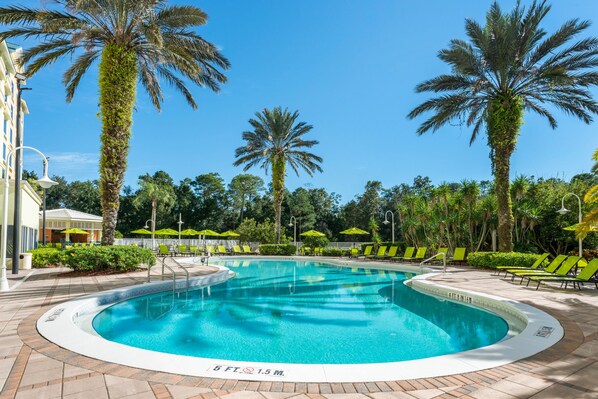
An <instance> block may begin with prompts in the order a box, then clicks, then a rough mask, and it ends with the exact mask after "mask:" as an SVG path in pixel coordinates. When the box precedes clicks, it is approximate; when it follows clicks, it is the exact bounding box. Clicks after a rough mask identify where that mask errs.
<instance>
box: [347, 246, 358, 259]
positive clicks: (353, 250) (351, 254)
mask: <svg viewBox="0 0 598 399" xmlns="http://www.w3.org/2000/svg"><path fill="white" fill-rule="evenodd" d="M358 256H359V248H351V249H350V250H349V258H357V257H358Z"/></svg>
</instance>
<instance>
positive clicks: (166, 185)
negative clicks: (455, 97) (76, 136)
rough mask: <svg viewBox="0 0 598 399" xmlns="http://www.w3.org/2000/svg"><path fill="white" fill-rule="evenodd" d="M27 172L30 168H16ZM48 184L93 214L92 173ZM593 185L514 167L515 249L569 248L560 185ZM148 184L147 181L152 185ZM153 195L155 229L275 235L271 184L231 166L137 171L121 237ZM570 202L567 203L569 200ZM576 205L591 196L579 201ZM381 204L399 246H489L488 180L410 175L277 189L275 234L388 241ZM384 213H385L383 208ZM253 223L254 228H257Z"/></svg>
mask: <svg viewBox="0 0 598 399" xmlns="http://www.w3.org/2000/svg"><path fill="white" fill-rule="evenodd" d="M26 176H27V177H28V178H29V179H30V180H31V181H33V180H35V179H36V178H37V176H35V173H31V172H26ZM52 178H53V179H54V180H56V181H59V182H60V184H59V185H58V186H55V187H52V188H51V189H49V190H47V208H48V209H55V208H61V207H66V208H72V209H76V210H79V211H82V212H88V213H92V214H101V205H100V191H99V184H98V182H97V181H90V180H88V181H72V182H67V181H66V180H65V179H64V178H63V177H60V176H53V177H52ZM595 185H598V175H596V174H594V173H584V174H579V175H576V176H575V177H573V178H572V179H571V180H570V181H565V180H563V179H558V178H548V179H544V178H534V177H533V176H518V177H517V178H515V179H514V180H513V181H512V182H511V193H510V194H511V197H512V198H513V215H514V222H513V232H512V234H513V241H514V248H515V250H517V251H524V252H551V253H554V254H556V253H567V252H569V251H573V250H575V248H576V245H577V241H576V238H575V232H573V231H568V230H563V228H564V227H567V226H570V225H573V224H575V223H577V212H576V211H577V208H576V207H577V204H575V201H574V198H569V199H567V200H566V202H565V206H566V207H567V208H569V209H572V210H573V212H569V213H568V214H566V215H560V214H559V213H557V212H556V211H557V210H558V209H559V208H560V207H561V199H562V198H563V196H564V195H565V194H567V193H570V192H571V193H575V194H577V195H579V196H580V197H583V196H584V195H585V193H586V192H588V190H590V188H591V187H593V186H595ZM152 186H153V187H152ZM156 190H157V192H158V193H159V195H158V196H157V197H156V198H157V201H156V204H155V205H156V229H160V228H173V229H175V230H177V229H178V224H177V222H178V220H179V214H180V215H181V219H182V221H183V223H184V224H183V227H182V228H183V229H185V228H194V229H196V230H200V229H206V228H207V229H212V230H215V231H218V232H222V231H226V230H236V231H239V230H241V231H243V232H250V233H246V234H250V236H251V237H255V239H256V240H257V241H261V242H269V243H273V242H276V240H275V235H274V216H275V215H274V207H273V195H272V186H271V184H268V185H266V184H265V183H264V181H263V180H262V179H261V178H260V177H259V176H255V175H251V174H239V175H237V176H235V177H233V178H232V179H231V181H230V182H226V181H225V180H224V179H223V178H222V177H221V176H220V175H219V174H218V173H207V174H201V175H198V176H196V177H194V178H184V179H182V180H181V181H179V182H178V183H176V182H175V181H174V179H173V178H172V177H171V176H170V175H169V174H168V173H167V172H165V171H157V172H155V173H154V174H152V175H150V174H145V175H143V176H140V177H139V180H138V186H137V187H136V188H133V187H130V186H125V187H124V189H123V190H122V192H121V196H120V201H121V212H120V213H119V218H118V223H117V230H118V231H119V232H120V233H122V234H123V235H124V236H126V237H131V236H132V235H131V234H130V232H131V231H133V230H136V229H139V228H141V227H143V226H144V224H145V223H146V221H147V220H148V219H150V218H151V213H152V196H151V192H155V191H156ZM569 201H570V202H569ZM582 205H583V209H582V211H583V213H584V214H585V213H586V212H588V211H589V210H590V208H591V204H586V203H583V204H582ZM386 211H392V212H393V213H394V217H395V241H396V242H397V244H399V245H403V246H406V245H414V246H426V247H430V248H438V247H443V246H447V247H450V248H455V247H467V249H468V250H469V251H482V250H492V247H493V245H492V244H493V243H492V241H493V235H494V236H496V234H497V229H498V217H497V200H496V193H495V187H494V184H493V182H491V181H472V180H463V181H460V182H451V183H446V182H445V183H440V184H437V185H435V184H433V183H432V181H431V180H430V179H429V178H428V177H422V176H417V177H415V178H414V179H413V182H412V183H410V184H407V183H402V184H398V185H395V186H392V187H388V188H386V187H384V186H383V185H382V183H381V182H379V181H368V182H367V183H366V185H365V187H364V190H363V192H362V193H359V194H358V195H356V196H355V197H354V198H353V199H351V200H349V201H348V202H345V203H343V202H342V199H341V196H340V195H339V194H336V193H334V192H328V191H327V190H326V189H325V188H312V187H299V188H296V189H295V190H293V191H289V190H287V189H285V194H284V197H283V202H282V208H281V220H282V223H281V224H282V228H281V230H282V232H281V235H282V241H283V242H285V241H286V242H290V241H292V240H293V238H294V237H293V233H294V231H293V227H290V226H289V222H290V219H291V216H294V217H295V218H296V219H297V235H298V239H299V234H300V233H301V232H303V231H307V230H310V229H315V230H318V231H321V232H323V233H325V234H326V235H327V237H328V239H329V240H331V241H364V242H371V241H374V242H390V241H391V236H392V234H391V227H392V226H391V224H390V223H388V224H385V223H383V221H384V220H385V213H386ZM388 216H389V217H388V218H387V219H388V220H389V221H390V220H391V218H390V215H388ZM260 226H262V228H261V229H260ZM349 227H358V228H361V229H364V230H367V231H369V232H370V235H364V236H349V237H347V236H344V235H342V234H339V232H340V231H342V230H345V229H347V228H349ZM597 246H598V237H596V234H594V233H590V234H589V235H588V236H587V237H586V238H585V241H584V247H586V248H596V247H597Z"/></svg>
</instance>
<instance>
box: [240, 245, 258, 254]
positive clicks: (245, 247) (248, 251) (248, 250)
mask: <svg viewBox="0 0 598 399" xmlns="http://www.w3.org/2000/svg"><path fill="white" fill-rule="evenodd" d="M243 253H244V254H249V255H256V254H257V252H255V251H252V250H251V247H250V246H249V245H243Z"/></svg>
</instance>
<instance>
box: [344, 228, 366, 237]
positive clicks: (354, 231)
mask: <svg viewBox="0 0 598 399" xmlns="http://www.w3.org/2000/svg"><path fill="white" fill-rule="evenodd" d="M339 234H347V235H359V234H370V233H368V232H367V231H365V230H361V229H358V228H357V227H351V228H350V229H347V230H343V231H341V232H340V233H339Z"/></svg>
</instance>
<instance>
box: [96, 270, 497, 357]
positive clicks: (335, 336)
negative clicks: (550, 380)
mask: <svg viewBox="0 0 598 399" xmlns="http://www.w3.org/2000/svg"><path fill="white" fill-rule="evenodd" d="M219 264H220V265H222V266H225V267H227V268H229V269H231V270H233V271H235V272H236V273H237V276H236V277H235V278H233V279H231V280H228V281H227V282H225V283H223V284H219V285H217V286H214V287H212V289H211V292H210V295H209V296H208V294H207V292H206V291H205V290H191V291H189V292H188V293H187V292H185V293H180V294H178V295H174V296H173V295H172V292H161V293H156V294H151V295H145V296H142V297H138V298H132V299H129V300H126V301H122V302H119V303H117V304H114V305H112V306H110V307H108V308H106V309H104V310H103V311H102V312H101V313H99V314H98V315H97V316H95V318H94V319H93V323H92V324H93V328H94V329H95V331H96V332H97V333H98V334H99V335H100V336H102V337H103V338H105V339H107V340H110V341H114V342H117V343H120V344H124V345H128V346H133V347H137V348H142V349H148V350H152V351H159V352H166V353H172V354H177V355H186V356H196V357H202V358H212V359H227V360H234V361H257V362H274V363H301V364H355V363H381V362H396V361H405V360H413V359H422V358H428V357H434V356H440V355H446V354H450V353H455V352H462V351H467V350H471V349H475V348H479V347H484V346H487V345H490V344H493V343H495V342H497V341H500V340H501V339H503V338H504V337H505V336H506V334H507V332H508V330H509V326H508V324H507V323H506V322H505V321H504V320H503V319H502V318H500V317H498V316H496V315H494V314H492V313H489V312H487V311H484V310H481V309H478V308H473V307H471V306H467V305H465V304H461V303H455V302H450V301H446V300H442V299H439V298H436V297H433V296H429V295H425V294H422V293H419V292H417V291H415V290H413V289H412V288H410V287H407V286H406V285H405V284H403V282H404V281H405V280H406V279H407V278H408V277H411V275H407V274H405V273H401V272H396V271H387V270H375V269H374V270H373V269H367V268H366V269H363V268H339V267H336V266H333V265H330V264H326V263H322V262H317V261H303V260H300V261H299V260H242V261H241V260H231V261H223V262H220V263H219Z"/></svg>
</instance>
